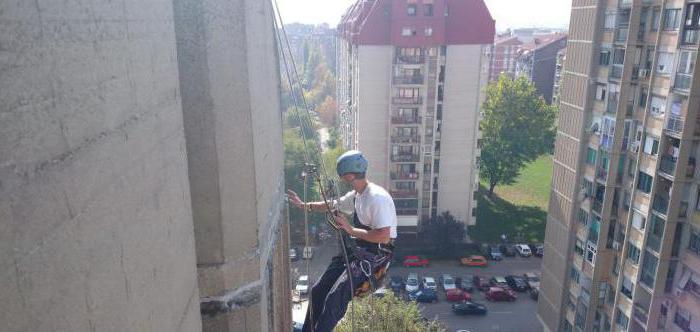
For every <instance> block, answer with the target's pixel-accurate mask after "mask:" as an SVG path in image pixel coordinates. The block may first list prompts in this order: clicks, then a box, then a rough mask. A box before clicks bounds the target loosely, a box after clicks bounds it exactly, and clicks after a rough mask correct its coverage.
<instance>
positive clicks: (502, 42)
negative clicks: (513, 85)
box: [489, 34, 523, 81]
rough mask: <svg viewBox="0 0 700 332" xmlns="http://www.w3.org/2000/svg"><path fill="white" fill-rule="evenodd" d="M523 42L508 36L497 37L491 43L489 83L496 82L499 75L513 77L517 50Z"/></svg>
mask: <svg viewBox="0 0 700 332" xmlns="http://www.w3.org/2000/svg"><path fill="white" fill-rule="evenodd" d="M522 44H523V42H522V41H520V39H518V37H516V36H511V35H510V34H508V35H504V36H499V37H497V38H496V40H495V41H494V43H493V52H492V54H491V68H490V69H489V81H496V80H498V76H499V75H501V74H507V75H509V76H511V77H514V76H515V64H516V61H517V58H518V49H519V47H520V45H522Z"/></svg>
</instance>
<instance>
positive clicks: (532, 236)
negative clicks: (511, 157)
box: [469, 155, 552, 242]
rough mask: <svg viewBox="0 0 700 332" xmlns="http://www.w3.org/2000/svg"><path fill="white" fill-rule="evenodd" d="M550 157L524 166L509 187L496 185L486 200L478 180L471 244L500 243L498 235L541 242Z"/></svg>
mask: <svg viewBox="0 0 700 332" xmlns="http://www.w3.org/2000/svg"><path fill="white" fill-rule="evenodd" d="M551 179H552V157H551V156H549V155H547V156H542V157H540V158H539V159H537V160H535V161H534V162H532V163H530V164H528V165H527V166H526V167H525V168H524V169H523V170H522V172H521V174H520V176H519V177H518V178H517V180H516V182H515V183H514V184H512V185H509V186H496V190H495V192H494V195H493V197H488V189H487V188H488V186H487V185H486V183H484V182H483V181H482V186H480V188H479V194H478V195H477V208H476V218H477V219H476V226H474V227H471V228H470V230H469V232H470V236H471V238H472V240H475V241H482V242H486V241H489V242H490V241H500V236H501V234H504V233H505V234H506V235H507V236H508V239H509V240H514V236H515V235H516V234H521V235H522V237H523V238H522V241H533V242H541V241H542V240H544V226H545V221H546V218H547V204H548V202H549V190H550V182H551Z"/></svg>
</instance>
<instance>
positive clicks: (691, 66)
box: [676, 4, 700, 74]
mask: <svg viewBox="0 0 700 332" xmlns="http://www.w3.org/2000/svg"><path fill="white" fill-rule="evenodd" d="M699 5H700V4H699ZM695 56H696V53H695V52H691V51H681V54H680V57H681V58H680V60H679V61H678V68H676V72H679V73H682V74H692V73H693V71H694V70H695Z"/></svg>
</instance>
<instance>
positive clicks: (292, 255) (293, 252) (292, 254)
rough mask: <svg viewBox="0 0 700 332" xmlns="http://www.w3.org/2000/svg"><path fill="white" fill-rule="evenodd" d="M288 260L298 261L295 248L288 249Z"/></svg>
mask: <svg viewBox="0 0 700 332" xmlns="http://www.w3.org/2000/svg"><path fill="white" fill-rule="evenodd" d="M289 259H290V260H291V261H292V262H293V261H296V260H298V259H299V255H298V251H297V248H290V249H289Z"/></svg>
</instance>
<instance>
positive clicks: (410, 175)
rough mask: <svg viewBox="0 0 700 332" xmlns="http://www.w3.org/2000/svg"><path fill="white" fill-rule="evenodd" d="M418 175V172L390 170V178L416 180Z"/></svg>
mask: <svg viewBox="0 0 700 332" xmlns="http://www.w3.org/2000/svg"><path fill="white" fill-rule="evenodd" d="M419 176H420V173H418V172H391V179H392V180H416V179H418V177H419Z"/></svg>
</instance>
